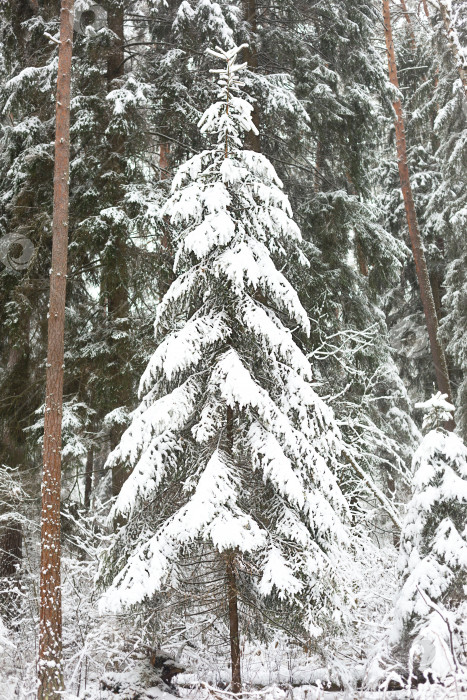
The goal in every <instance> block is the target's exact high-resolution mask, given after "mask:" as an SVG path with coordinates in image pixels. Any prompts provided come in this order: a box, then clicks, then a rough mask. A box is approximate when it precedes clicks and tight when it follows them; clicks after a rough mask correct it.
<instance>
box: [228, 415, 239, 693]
mask: <svg viewBox="0 0 467 700" xmlns="http://www.w3.org/2000/svg"><path fill="white" fill-rule="evenodd" d="M226 423H227V424H226V437H227V451H228V452H229V453H230V455H232V454H233V445H234V413H233V410H232V409H231V408H230V406H228V407H227V421H226ZM226 575H227V596H228V602H229V636H230V661H231V664H232V684H231V691H232V693H235V694H238V693H241V692H242V676H241V651H240V631H239V624H238V591H237V579H236V575H235V552H227V555H226Z"/></svg>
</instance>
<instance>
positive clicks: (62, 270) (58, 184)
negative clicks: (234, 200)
mask: <svg viewBox="0 0 467 700" xmlns="http://www.w3.org/2000/svg"><path fill="white" fill-rule="evenodd" d="M72 48H73V0H62V5H61V14H60V47H59V52H58V76H57V102H56V111H55V117H56V127H55V128H56V133H55V170H54V200H53V225H52V268H51V271H50V304H49V316H48V328H47V333H48V340H47V379H46V396H45V422H44V468H43V475H42V525H41V573H40V620H39V664H38V673H39V690H38V698H39V700H55V699H57V700H58V698H60V694H61V690H62V689H63V675H62V601H61V589H60V483H61V444H62V403H63V370H64V365H63V358H64V335H65V298H66V276H67V251H68V197H69V183H68V179H69V170H70V93H71V57H72Z"/></svg>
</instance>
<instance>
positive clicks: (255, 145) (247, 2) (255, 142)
mask: <svg viewBox="0 0 467 700" xmlns="http://www.w3.org/2000/svg"><path fill="white" fill-rule="evenodd" d="M243 17H244V18H245V20H246V21H247V22H248V24H249V25H250V29H251V33H252V35H253V36H256V32H257V17H256V0H243ZM244 57H245V61H246V63H247V64H248V68H249V69H250V70H251V71H253V72H256V71H257V70H258V53H257V50H256V46H255V44H254V43H253V42H251V43H250V46H248V47H247V48H246V49H245V53H244ZM251 118H252V121H253V124H254V125H255V126H256V129H257V130H258V134H255V133H254V132H253V131H250V132H249V133H248V134H247V135H246V137H245V146H246V147H247V148H249V149H250V150H252V151H256V152H257V153H260V152H261V143H260V139H259V111H258V105H257V103H256V102H255V103H254V105H253V112H252V115H251Z"/></svg>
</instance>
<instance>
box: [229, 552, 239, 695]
mask: <svg viewBox="0 0 467 700" xmlns="http://www.w3.org/2000/svg"><path fill="white" fill-rule="evenodd" d="M227 595H228V599H229V631H230V660H231V663H232V683H231V692H232V693H235V694H238V693H241V692H242V676H241V668H240V661H241V651H240V631H239V623H238V592H237V580H236V575H235V553H234V552H229V554H228V556H227Z"/></svg>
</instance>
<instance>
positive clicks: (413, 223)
mask: <svg viewBox="0 0 467 700" xmlns="http://www.w3.org/2000/svg"><path fill="white" fill-rule="evenodd" d="M383 21H384V33H385V38H386V49H387V55H388V67H389V79H390V81H391V83H392V84H393V85H394V87H395V88H396V89H397V90H398V89H399V80H398V76H397V66H396V56H395V51H394V41H393V37H392V27H391V14H390V9H389V0H383ZM393 107H394V111H395V113H396V120H395V130H396V146H397V161H398V166H399V178H400V185H401V190H402V196H403V198H404V205H405V213H406V217H407V226H408V229H409V236H410V243H411V245H412V251H413V257H414V261H415V269H416V273H417V279H418V284H419V288H420V296H421V300H422V305H423V312H424V314H425V321H426V326H427V330H428V336H429V340H430V348H431V356H432V360H433V365H434V368H435V373H436V381H437V385H438V389H439V391H441V392H442V393H443V394H446V395H447V396H448V400H449V401H450V402H451V403H452V393H451V385H450V381H449V373H448V367H447V362H446V355H445V352H444V347H443V344H442V342H441V339H440V337H439V330H438V317H437V314H436V306H435V302H434V299H433V292H432V289H431V284H430V277H429V274H428V267H427V264H426V259H425V253H424V251H423V244H422V239H421V236H420V230H419V227H418V220H417V214H416V211H415V204H414V199H413V194H412V187H411V184H410V173H409V166H408V160H407V144H406V139H405V127H404V117H403V114H402V104H401V101H400V99H397V100H396V101H395V102H394V103H393ZM446 427H447V428H448V429H450V430H452V429H453V428H454V422H453V421H449V423H448V424H447V425H446Z"/></svg>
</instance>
